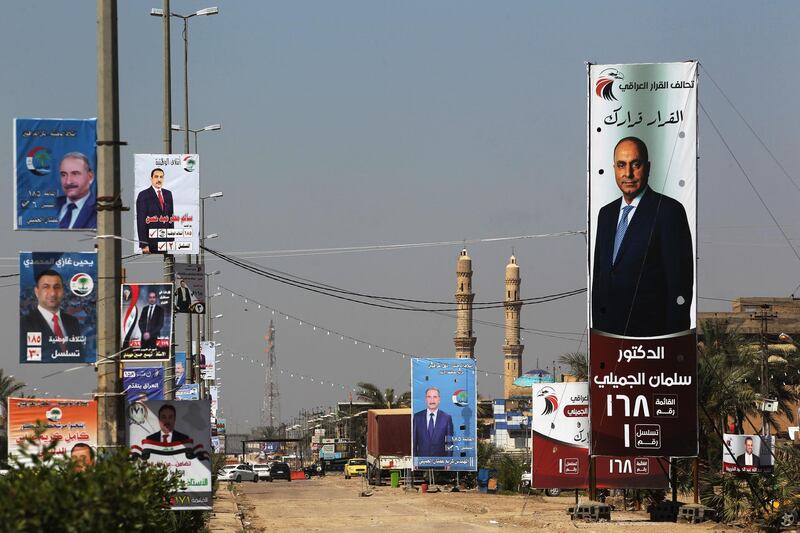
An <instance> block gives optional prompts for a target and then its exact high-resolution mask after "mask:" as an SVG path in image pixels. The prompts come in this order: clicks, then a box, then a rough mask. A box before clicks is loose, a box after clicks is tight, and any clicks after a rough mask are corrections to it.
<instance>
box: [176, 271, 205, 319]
mask: <svg viewBox="0 0 800 533" xmlns="http://www.w3.org/2000/svg"><path fill="white" fill-rule="evenodd" d="M174 267H175V280H174V281H175V312H176V313H192V314H197V315H202V314H205V312H206V276H205V267H204V266H203V265H195V264H192V263H175V265H174Z"/></svg>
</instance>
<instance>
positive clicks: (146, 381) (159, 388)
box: [122, 366, 164, 403]
mask: <svg viewBox="0 0 800 533" xmlns="http://www.w3.org/2000/svg"><path fill="white" fill-rule="evenodd" d="M122 390H123V391H124V392H125V396H126V397H127V398H128V403H130V402H141V401H145V400H163V399H164V369H163V368H162V367H160V366H147V367H144V366H140V367H128V366H126V367H124V368H123V370H122Z"/></svg>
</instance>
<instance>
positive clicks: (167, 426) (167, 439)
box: [147, 403, 189, 443]
mask: <svg viewBox="0 0 800 533" xmlns="http://www.w3.org/2000/svg"><path fill="white" fill-rule="evenodd" d="M176 418H177V412H176V411H175V406H173V405H170V404H168V403H165V404H164V405H162V406H161V409H159V410H158V425H159V431H156V432H155V433H153V434H151V435H148V436H147V440H152V441H156V442H163V443H173V442H182V441H187V440H189V435H186V434H184V433H181V432H180V431H175V419H176Z"/></svg>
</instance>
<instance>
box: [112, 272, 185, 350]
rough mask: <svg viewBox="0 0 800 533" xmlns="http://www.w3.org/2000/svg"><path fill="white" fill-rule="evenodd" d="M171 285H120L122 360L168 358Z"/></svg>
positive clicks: (170, 326) (170, 347)
mask: <svg viewBox="0 0 800 533" xmlns="http://www.w3.org/2000/svg"><path fill="white" fill-rule="evenodd" d="M172 287H173V285H172V283H125V284H123V285H122V299H121V300H122V314H121V335H122V354H121V355H120V359H121V360H122V361H167V360H169V358H170V354H171V350H172V345H171V339H172Z"/></svg>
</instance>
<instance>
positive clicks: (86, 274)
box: [19, 252, 97, 363]
mask: <svg viewBox="0 0 800 533" xmlns="http://www.w3.org/2000/svg"><path fill="white" fill-rule="evenodd" d="M96 284H97V254H96V253H94V252H20V254H19V307H20V312H19V361H20V363H93V362H95V360H96V359H97V290H96Z"/></svg>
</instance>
